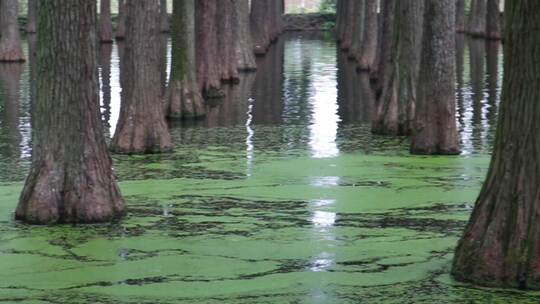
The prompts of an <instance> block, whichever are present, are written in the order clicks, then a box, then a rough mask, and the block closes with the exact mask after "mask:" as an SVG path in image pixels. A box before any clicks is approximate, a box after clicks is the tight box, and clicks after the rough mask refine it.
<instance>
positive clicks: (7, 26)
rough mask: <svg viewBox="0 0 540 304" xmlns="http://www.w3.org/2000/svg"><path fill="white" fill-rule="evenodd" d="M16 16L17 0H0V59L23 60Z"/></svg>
mask: <svg viewBox="0 0 540 304" xmlns="http://www.w3.org/2000/svg"><path fill="white" fill-rule="evenodd" d="M18 16H19V12H18V0H1V1H0V27H1V28H0V35H1V37H0V61H24V54H23V51H22V47H21V37H20V34H19V21H18Z"/></svg>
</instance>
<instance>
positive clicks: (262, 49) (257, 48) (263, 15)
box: [250, 0, 272, 56]
mask: <svg viewBox="0 0 540 304" xmlns="http://www.w3.org/2000/svg"><path fill="white" fill-rule="evenodd" d="M270 1H271V0H251V14H250V24H251V37H252V38H253V52H254V53H255V55H258V56H261V55H264V54H266V51H267V50H268V47H269V46H270V41H271V40H272V37H270V21H269V20H270V14H269V13H268V12H269V10H270V7H271V3H270Z"/></svg>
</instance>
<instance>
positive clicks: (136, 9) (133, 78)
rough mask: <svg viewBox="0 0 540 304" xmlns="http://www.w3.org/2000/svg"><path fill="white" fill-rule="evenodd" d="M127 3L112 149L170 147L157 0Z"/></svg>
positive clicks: (143, 150)
mask: <svg viewBox="0 0 540 304" xmlns="http://www.w3.org/2000/svg"><path fill="white" fill-rule="evenodd" d="M127 5H128V9H127V19H126V25H127V31H126V49H125V54H124V59H123V60H124V63H123V64H122V73H123V74H124V77H121V82H122V104H121V108H120V118H119V120H118V124H117V126H116V132H115V134H114V137H113V141H112V144H111V149H112V150H113V151H114V152H116V153H126V154H131V153H159V152H165V151H169V150H171V148H172V145H171V137H170V134H169V131H168V128H167V123H166V121H165V114H164V111H163V105H162V87H161V82H160V80H161V77H160V64H159V60H160V34H159V33H160V29H159V26H160V22H159V0H145V1H128V2H127Z"/></svg>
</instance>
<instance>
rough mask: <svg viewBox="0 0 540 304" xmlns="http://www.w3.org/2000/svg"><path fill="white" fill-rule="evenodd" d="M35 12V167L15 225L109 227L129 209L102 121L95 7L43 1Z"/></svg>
mask: <svg viewBox="0 0 540 304" xmlns="http://www.w3.org/2000/svg"><path fill="white" fill-rule="evenodd" d="M37 12H38V16H39V19H38V29H39V32H38V40H39V42H38V44H37V45H38V51H37V54H38V58H37V65H38V69H37V73H38V77H37V82H38V85H37V96H36V97H37V100H36V103H35V105H34V115H33V126H34V129H33V130H34V131H33V142H32V144H33V152H32V153H33V155H32V166H31V169H30V172H29V174H28V178H27V179H26V183H25V185H24V188H23V191H22V194H21V197H20V201H19V205H18V206H17V211H16V213H15V217H16V219H19V220H23V221H26V222H29V223H33V224H51V223H90V222H102V221H108V220H111V219H113V218H115V217H117V216H120V215H122V214H123V212H124V203H123V201H122V198H121V195H120V191H119V189H118V186H117V184H116V181H115V177H114V175H113V172H112V169H111V167H112V161H111V158H110V156H109V154H108V151H107V146H106V144H105V139H104V137H103V133H102V126H101V121H100V115H99V95H98V71H97V62H96V58H97V54H96V52H97V45H96V42H97V35H96V20H97V16H96V15H97V13H96V2H95V1H88V0H57V1H39V2H38V7H37ZM73 41H77V43H76V44H73Z"/></svg>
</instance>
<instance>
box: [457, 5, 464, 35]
mask: <svg viewBox="0 0 540 304" xmlns="http://www.w3.org/2000/svg"><path fill="white" fill-rule="evenodd" d="M465 17H466V15H465V0H457V1H456V31H457V32H458V33H463V32H465V31H466V26H465V25H466V22H465Z"/></svg>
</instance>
